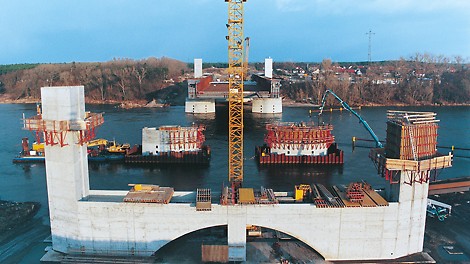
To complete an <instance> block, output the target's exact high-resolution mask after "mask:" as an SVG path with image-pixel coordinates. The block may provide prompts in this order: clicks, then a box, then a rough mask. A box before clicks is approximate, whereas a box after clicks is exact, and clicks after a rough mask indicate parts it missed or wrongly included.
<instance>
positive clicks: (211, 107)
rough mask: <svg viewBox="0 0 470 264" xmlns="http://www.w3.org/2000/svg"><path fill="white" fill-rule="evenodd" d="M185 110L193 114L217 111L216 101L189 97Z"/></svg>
mask: <svg viewBox="0 0 470 264" xmlns="http://www.w3.org/2000/svg"><path fill="white" fill-rule="evenodd" d="M184 111H185V112H186V113H193V114H205V113H215V101H214V99H194V100H190V99H187V100H186V103H185V107H184Z"/></svg>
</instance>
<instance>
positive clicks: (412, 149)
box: [403, 114, 418, 160]
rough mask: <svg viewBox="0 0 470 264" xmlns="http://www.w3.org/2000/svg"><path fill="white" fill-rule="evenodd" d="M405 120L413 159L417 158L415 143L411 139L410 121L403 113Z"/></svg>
mask: <svg viewBox="0 0 470 264" xmlns="http://www.w3.org/2000/svg"><path fill="white" fill-rule="evenodd" d="M403 117H404V118H405V120H406V123H407V124H408V125H409V126H408V134H409V135H410V143H411V151H412V152H413V159H414V160H418V156H417V155H416V149H415V144H414V140H413V137H414V135H413V128H412V126H411V122H410V119H409V118H408V115H407V114H405V115H404V116H403Z"/></svg>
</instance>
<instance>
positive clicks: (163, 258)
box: [153, 225, 227, 263]
mask: <svg viewBox="0 0 470 264" xmlns="http://www.w3.org/2000/svg"><path fill="white" fill-rule="evenodd" d="M202 245H227V225H220V226H211V227H206V228H202V229H198V230H195V231H193V232H190V233H186V234H184V235H182V236H180V237H178V238H176V239H174V240H172V241H170V242H168V243H167V244H165V245H164V246H163V247H161V248H160V249H158V250H157V251H155V253H154V254H153V256H154V257H155V258H156V260H157V261H159V262H165V263H178V262H188V263H198V262H201V258H202V253H201V246H202Z"/></svg>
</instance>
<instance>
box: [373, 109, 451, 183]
mask: <svg viewBox="0 0 470 264" xmlns="http://www.w3.org/2000/svg"><path fill="white" fill-rule="evenodd" d="M387 119H388V120H387V140H386V142H387V143H386V146H385V149H372V150H371V151H370V153H369V158H370V159H371V160H372V161H373V162H374V164H375V165H376V168H377V172H378V173H379V174H380V175H381V176H382V177H384V178H385V179H386V180H387V181H389V182H390V183H399V182H400V176H401V175H402V174H404V175H405V176H404V182H405V183H407V184H409V185H412V184H413V183H426V182H428V181H429V180H430V179H431V178H436V177H437V175H438V171H437V170H439V169H444V168H448V167H451V166H452V158H453V155H452V153H449V154H447V155H446V154H441V153H438V152H437V128H438V125H437V122H439V120H436V113H432V112H407V111H387Z"/></svg>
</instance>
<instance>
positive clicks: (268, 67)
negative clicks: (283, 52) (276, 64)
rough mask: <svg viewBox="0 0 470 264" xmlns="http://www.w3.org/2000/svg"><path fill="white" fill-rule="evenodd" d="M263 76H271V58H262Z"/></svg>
mask: <svg viewBox="0 0 470 264" xmlns="http://www.w3.org/2000/svg"><path fill="white" fill-rule="evenodd" d="M264 76H266V77H268V78H272V77H273V59H271V58H266V59H264Z"/></svg>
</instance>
